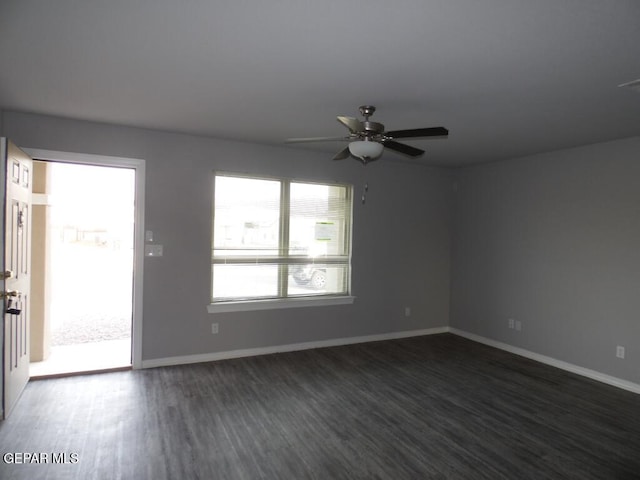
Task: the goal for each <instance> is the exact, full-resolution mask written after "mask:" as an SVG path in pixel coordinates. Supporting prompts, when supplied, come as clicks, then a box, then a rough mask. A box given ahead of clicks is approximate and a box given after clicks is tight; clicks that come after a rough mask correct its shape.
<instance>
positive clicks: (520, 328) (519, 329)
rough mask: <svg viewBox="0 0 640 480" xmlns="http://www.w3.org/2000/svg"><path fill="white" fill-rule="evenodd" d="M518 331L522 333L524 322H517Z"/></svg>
mask: <svg viewBox="0 0 640 480" xmlns="http://www.w3.org/2000/svg"><path fill="white" fill-rule="evenodd" d="M516 331H518V332H520V331H522V322H521V321H520V320H516Z"/></svg>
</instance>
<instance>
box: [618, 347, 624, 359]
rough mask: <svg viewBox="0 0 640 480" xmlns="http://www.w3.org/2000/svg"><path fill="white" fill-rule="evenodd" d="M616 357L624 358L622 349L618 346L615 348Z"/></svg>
mask: <svg viewBox="0 0 640 480" xmlns="http://www.w3.org/2000/svg"><path fill="white" fill-rule="evenodd" d="M616 357H618V358H624V347H621V346H620V345H618V346H617V347H616Z"/></svg>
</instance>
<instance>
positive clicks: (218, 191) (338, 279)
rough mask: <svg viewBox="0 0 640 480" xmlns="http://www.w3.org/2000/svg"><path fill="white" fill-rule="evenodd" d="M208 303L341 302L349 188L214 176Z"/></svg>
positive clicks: (344, 291)
mask: <svg viewBox="0 0 640 480" xmlns="http://www.w3.org/2000/svg"><path fill="white" fill-rule="evenodd" d="M214 192H215V193H214V228H213V252H212V275H213V281H212V284H213V289H212V298H213V301H214V302H221V301H233V300H249V299H266V298H289V297H301V296H322V295H347V294H348V293H349V275H350V256H351V187H349V186H347V185H333V184H319V183H309V182H299V181H292V180H285V179H264V178H249V177H242V176H234V175H223V174H217V175H215V183H214Z"/></svg>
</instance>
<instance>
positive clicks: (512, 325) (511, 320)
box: [507, 318, 516, 329]
mask: <svg viewBox="0 0 640 480" xmlns="http://www.w3.org/2000/svg"><path fill="white" fill-rule="evenodd" d="M507 322H508V325H509V328H511V329H513V328H515V325H516V321H515V320H514V319H513V318H510V319H509V320H507Z"/></svg>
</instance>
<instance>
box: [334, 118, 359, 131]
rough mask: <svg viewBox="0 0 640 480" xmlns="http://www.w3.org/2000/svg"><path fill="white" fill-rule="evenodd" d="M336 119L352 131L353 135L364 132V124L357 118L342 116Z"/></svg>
mask: <svg viewBox="0 0 640 480" xmlns="http://www.w3.org/2000/svg"><path fill="white" fill-rule="evenodd" d="M336 118H337V119H338V121H339V122H340V123H341V124H343V125H344V126H345V127H347V128H348V129H349V131H351V133H356V132H363V131H364V126H363V125H362V122H361V121H360V120H358V119H357V118H352V117H344V116H342V115H338V116H337V117H336Z"/></svg>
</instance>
